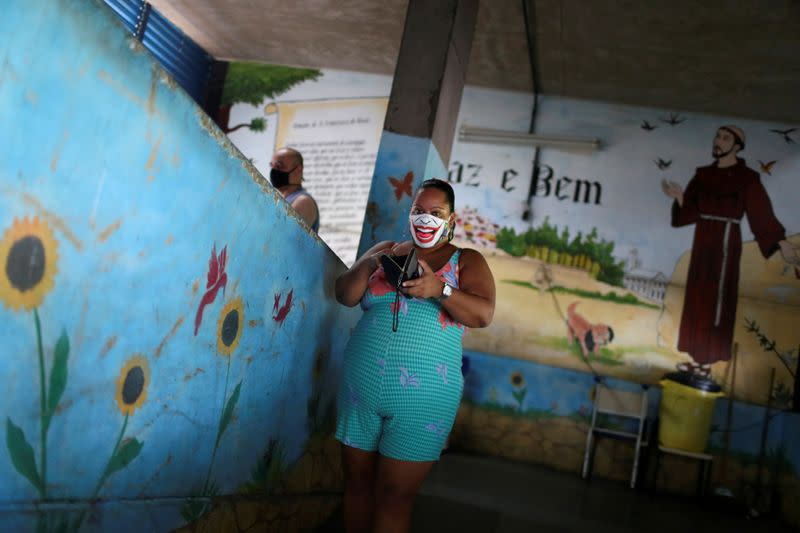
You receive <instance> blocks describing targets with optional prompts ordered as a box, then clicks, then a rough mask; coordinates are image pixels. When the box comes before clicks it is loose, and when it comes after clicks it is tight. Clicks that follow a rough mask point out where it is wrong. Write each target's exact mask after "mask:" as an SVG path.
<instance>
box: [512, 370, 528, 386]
mask: <svg viewBox="0 0 800 533" xmlns="http://www.w3.org/2000/svg"><path fill="white" fill-rule="evenodd" d="M511 385H513V386H514V387H522V386H523V385H525V378H524V377H522V372H520V371H519V370H517V371H516V372H512V373H511Z"/></svg>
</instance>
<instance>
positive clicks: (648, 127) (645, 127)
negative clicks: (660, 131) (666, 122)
mask: <svg viewBox="0 0 800 533" xmlns="http://www.w3.org/2000/svg"><path fill="white" fill-rule="evenodd" d="M640 127H641V128H642V129H643V130H644V131H653V130H654V129H656V128H658V126H653V125H652V124H650V123H649V122H647V121H646V120H643V121H642V125H641V126H640Z"/></svg>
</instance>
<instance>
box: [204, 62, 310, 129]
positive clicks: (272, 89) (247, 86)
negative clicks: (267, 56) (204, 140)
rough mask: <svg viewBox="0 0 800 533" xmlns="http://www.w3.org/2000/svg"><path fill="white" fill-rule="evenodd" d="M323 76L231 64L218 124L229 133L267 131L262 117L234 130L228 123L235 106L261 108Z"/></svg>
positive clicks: (304, 70)
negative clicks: (268, 99)
mask: <svg viewBox="0 0 800 533" xmlns="http://www.w3.org/2000/svg"><path fill="white" fill-rule="evenodd" d="M320 76H322V72H320V71H319V70H317V69H312V68H295V67H287V66H284V65H261V64H258V63H238V62H233V63H230V64H229V65H228V73H227V75H226V76H225V86H224V87H223V90H222V102H221V104H220V107H219V110H218V111H217V124H218V125H219V127H220V128H222V131H224V132H225V133H231V132H234V131H236V130H239V129H241V128H249V129H250V130H252V131H264V128H266V125H267V124H266V120H265V119H264V118H261V117H257V118H254V119H253V120H251V121H250V122H243V123H241V124H237V125H235V126H233V127H230V126H229V125H228V122H229V120H230V114H231V108H232V107H233V104H238V103H246V104H252V105H255V106H257V105H260V104H261V102H263V101H264V98H275V97H276V96H279V95H281V94H283V93H285V92H286V91H288V90H289V89H291V88H292V87H294V86H295V85H298V84H299V83H302V82H304V81H309V80H311V81H313V80H316V79H318V78H319V77H320Z"/></svg>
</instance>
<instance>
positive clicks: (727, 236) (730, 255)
mask: <svg viewBox="0 0 800 533" xmlns="http://www.w3.org/2000/svg"><path fill="white" fill-rule="evenodd" d="M744 215H747V221H748V223H749V224H750V228H751V229H752V230H753V234H754V235H755V239H756V242H758V247H759V249H760V250H761V253H762V254H763V256H764V257H765V258H769V257H770V256H771V255H772V254H774V253H775V252H776V251H777V250H778V249H779V245H778V243H779V241H781V240H783V239H785V238H786V232H785V230H784V228H783V226H782V225H781V224H780V222H778V220H777V219H776V218H775V214H774V212H773V210H772V203H771V202H770V199H769V196H767V191H766V190H764V186H763V185H762V184H761V178H760V177H759V175H758V173H757V172H755V171H754V170H752V169H750V168H748V167H747V166H746V165H745V162H744V160H743V159H738V160H737V164H736V165H734V166H732V167H728V168H718V167H717V166H716V164H714V165H709V166H707V167H700V168H698V169H697V172H696V174H695V175H694V177H693V178H692V180H691V181H690V182H689V185H688V186H687V187H686V192H685V193H684V195H683V206H682V207H681V206H678V202H677V201H676V202H673V204H672V226H673V227H678V226H685V225H687V224H694V225H695V230H694V242H693V243H692V256H691V261H690V263H689V275H688V278H687V280H686V291H685V294H684V304H683V316H682V317H681V327H680V336H679V338H678V349H679V350H681V351H682V352H687V353H689V355H691V356H692V358H694V360H695V361H696V362H697V363H700V364H707V363H713V362H715V361H722V360H729V359H730V358H731V347H732V343H733V327H734V323H735V320H736V303H737V298H738V295H739V260H740V258H741V255H742V232H741V228H740V224H739V222H740V221H741V219H742V217H743V216H744Z"/></svg>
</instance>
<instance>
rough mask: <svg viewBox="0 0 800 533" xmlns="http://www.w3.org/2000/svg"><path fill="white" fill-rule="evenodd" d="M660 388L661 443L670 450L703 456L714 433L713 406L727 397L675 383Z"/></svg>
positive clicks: (664, 384) (719, 393)
mask: <svg viewBox="0 0 800 533" xmlns="http://www.w3.org/2000/svg"><path fill="white" fill-rule="evenodd" d="M660 385H661V388H662V395H661V407H660V408H659V418H660V420H659V428H658V443H659V444H661V445H662V446H666V447H667V448H675V449H677V450H684V451H687V452H695V453H703V452H704V451H705V449H706V444H707V443H708V435H709V433H711V417H712V416H713V415H714V402H716V400H717V398H719V397H721V396H724V394H723V393H722V392H718V391H707V390H702V389H700V388H695V387H690V386H688V385H684V384H682V383H678V382H677V381H673V380H672V379H662V380H661V382H660ZM716 388H717V389H718V388H719V387H716Z"/></svg>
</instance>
